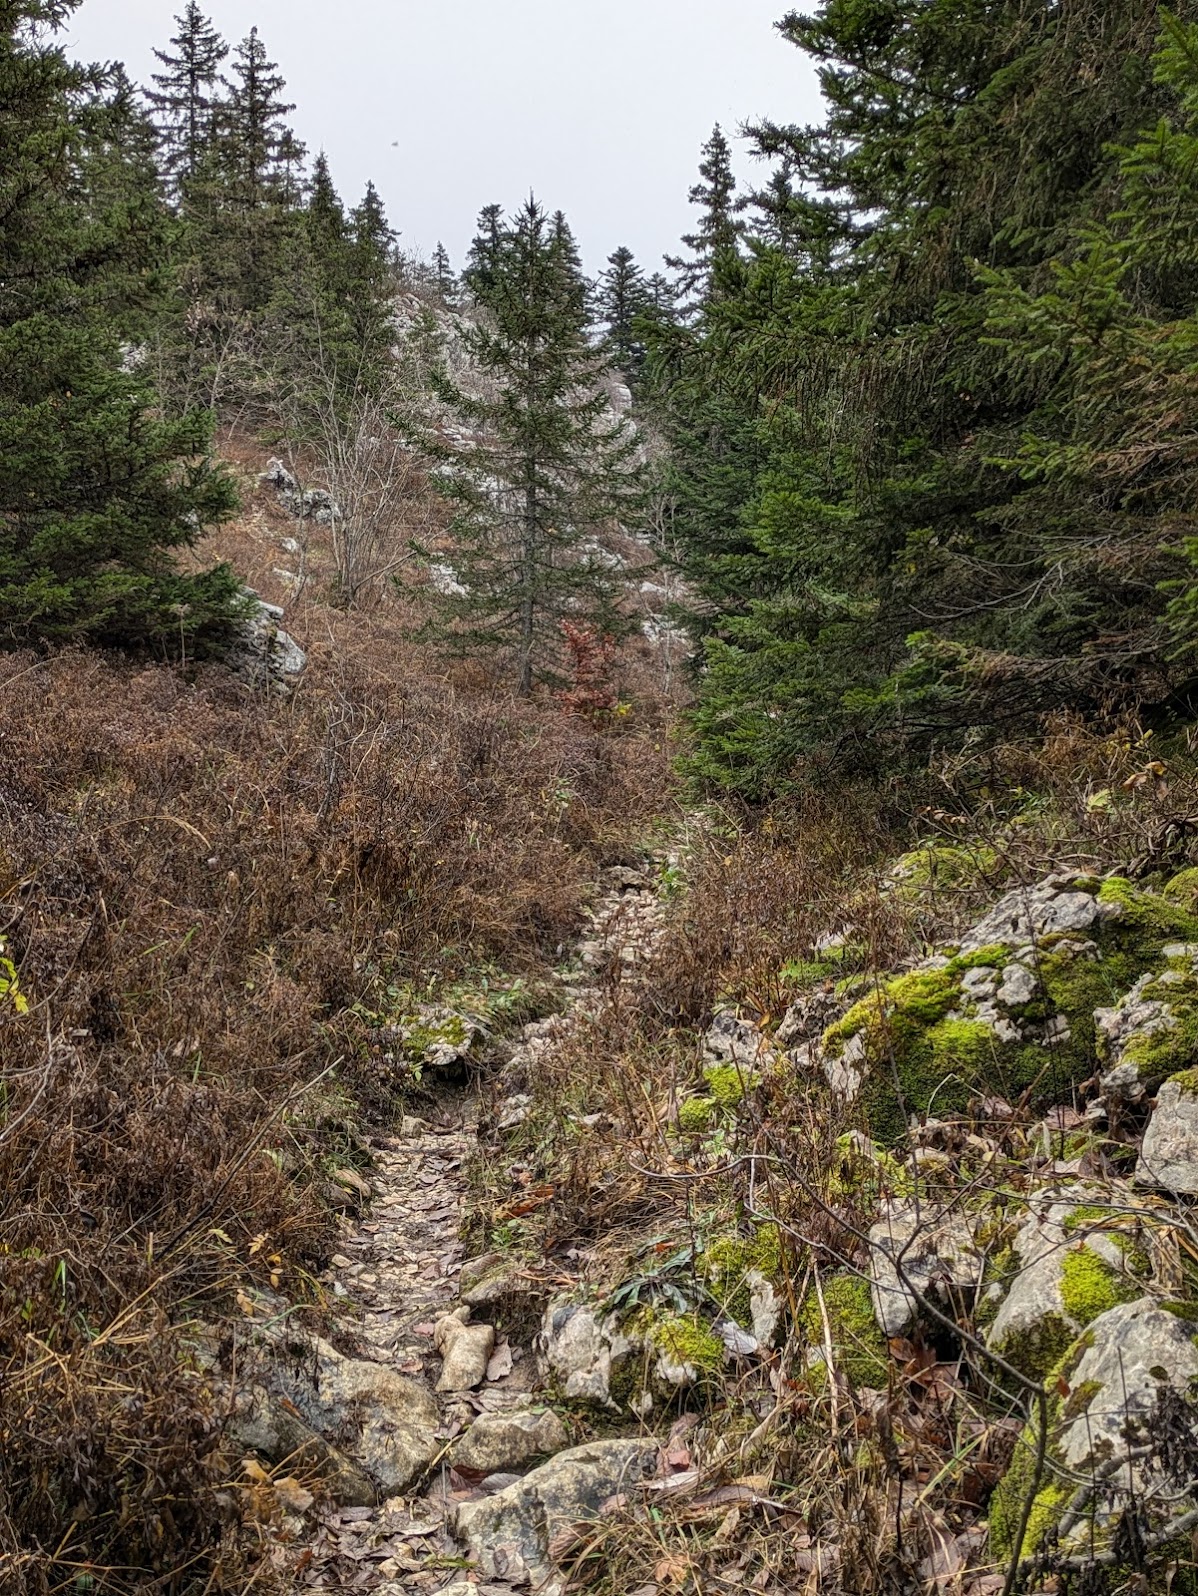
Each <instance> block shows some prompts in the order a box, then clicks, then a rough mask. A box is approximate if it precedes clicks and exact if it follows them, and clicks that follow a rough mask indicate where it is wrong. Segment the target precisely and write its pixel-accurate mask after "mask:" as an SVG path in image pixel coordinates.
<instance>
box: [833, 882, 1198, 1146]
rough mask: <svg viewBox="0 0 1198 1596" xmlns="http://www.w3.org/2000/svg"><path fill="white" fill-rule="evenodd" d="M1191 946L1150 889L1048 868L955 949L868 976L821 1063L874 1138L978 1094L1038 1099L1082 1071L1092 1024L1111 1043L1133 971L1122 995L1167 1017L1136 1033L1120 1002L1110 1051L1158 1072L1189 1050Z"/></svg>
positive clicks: (1084, 1075) (1090, 1058)
mask: <svg viewBox="0 0 1198 1596" xmlns="http://www.w3.org/2000/svg"><path fill="white" fill-rule="evenodd" d="M1191 942H1193V943H1195V944H1196V946H1198V916H1195V915H1194V914H1192V913H1191V912H1190V911H1189V910H1187V909H1185V908H1182V907H1180V906H1179V905H1178V904H1176V903H1173V902H1170V901H1168V900H1167V899H1165V898H1164V897H1162V896H1161V895H1160V894H1153V893H1149V892H1145V891H1143V890H1141V889H1140V888H1138V887H1136V886H1135V885H1134V884H1133V883H1132V882H1130V881H1128V880H1126V879H1125V878H1123V877H1118V876H1114V877H1108V878H1107V879H1106V880H1103V881H1101V882H1100V881H1098V880H1096V879H1095V878H1092V877H1084V876H1071V875H1067V876H1056V877H1052V878H1050V879H1049V880H1048V881H1046V882H1042V883H1041V884H1040V885H1039V886H1038V887H1034V888H1029V889H1027V890H1026V891H1022V890H1021V891H1019V892H1015V893H1010V894H1008V895H1007V897H1006V898H1004V899H1003V900H1002V901H1001V902H1000V903H999V904H998V905H997V906H996V907H995V908H994V909H993V910H992V911H991V912H990V913H989V914H988V915H986V916H985V917H984V918H983V919H982V920H981V921H979V923H978V924H977V925H976V926H975V927H974V928H973V929H972V931H970V932H969V933H968V934H967V935H966V936H965V937H964V938H963V939H962V942H961V945H960V947H959V949H956V950H946V951H945V952H944V953H942V954H940V955H938V956H937V957H936V958H934V959H931V960H929V961H928V962H927V963H925V964H924V965H922V966H920V967H919V968H917V969H915V970H912V971H907V972H904V973H902V974H899V975H894V976H890V977H886V978H883V979H881V980H878V981H876V982H875V985H874V987H873V989H872V990H871V991H870V992H869V993H867V994H866V995H865V996H864V997H862V998H860V999H859V1000H858V1001H857V1002H856V1003H854V1004H853V1005H852V1006H851V1007H850V1008H849V1009H848V1011H847V1013H845V1014H844V1015H843V1016H842V1017H841V1018H840V1019H838V1020H836V1021H834V1022H833V1023H832V1024H831V1025H829V1026H828V1027H827V1028H826V1030H825V1031H824V1033H823V1038H822V1056H823V1061H824V1068H825V1073H826V1074H827V1076H828V1079H829V1081H830V1082H831V1084H832V1085H833V1087H834V1088H835V1089H836V1090H838V1091H840V1092H842V1093H844V1094H845V1095H848V1096H852V1097H856V1096H858V1095H860V1096H861V1097H862V1098H863V1100H864V1103H865V1107H866V1111H867V1114H868V1117H869V1125H870V1130H871V1133H872V1134H873V1135H874V1136H875V1137H876V1138H877V1139H878V1140H880V1141H881V1142H883V1143H884V1144H891V1143H893V1142H894V1141H896V1140H897V1139H898V1138H899V1137H900V1136H901V1135H902V1134H903V1132H904V1131H905V1129H906V1125H907V1120H908V1116H909V1115H912V1114H920V1115H921V1114H925V1113H928V1112H935V1113H936V1114H939V1115H943V1114H945V1113H951V1112H957V1111H960V1110H963V1109H964V1108H965V1107H966V1106H967V1104H968V1102H969V1100H970V1098H971V1097H972V1096H974V1095H975V1094H977V1093H978V1092H980V1091H985V1092H986V1093H998V1094H1000V1095H1002V1096H1004V1097H1006V1098H1007V1099H1008V1100H1010V1101H1016V1100H1018V1099H1019V1098H1020V1097H1021V1096H1023V1095H1025V1094H1026V1095H1027V1096H1028V1097H1029V1098H1030V1100H1031V1102H1032V1103H1033V1105H1034V1106H1039V1107H1048V1106H1050V1105H1051V1104H1052V1103H1053V1102H1059V1101H1060V1100H1061V1099H1062V1097H1064V1096H1066V1095H1067V1094H1068V1092H1069V1089H1070V1088H1071V1087H1072V1086H1074V1085H1076V1084H1077V1083H1078V1082H1079V1081H1081V1080H1084V1079H1088V1078H1089V1077H1090V1076H1091V1075H1092V1074H1093V1072H1094V1068H1095V1064H1096V1062H1097V1061H1098V1056H1099V1054H1098V1044H1099V1040H1100V1028H1101V1026H1105V1029H1103V1030H1102V1037H1103V1038H1105V1041H1104V1043H1103V1045H1104V1046H1106V1047H1108V1052H1109V1046H1108V1044H1111V1038H1110V1034H1108V1033H1111V1031H1112V1026H1111V1025H1109V1024H1107V1023H1106V1021H1105V1020H1104V1019H1103V1016H1104V1015H1107V1014H1108V1013H1109V1012H1113V1010H1111V1007H1110V1006H1112V1005H1117V1004H1119V1001H1120V999H1121V998H1122V997H1123V995H1124V994H1127V993H1128V989H1129V988H1130V987H1132V986H1133V984H1134V983H1136V982H1137V980H1138V979H1140V978H1143V980H1144V985H1143V987H1142V988H1141V989H1140V990H1138V991H1137V993H1136V1002H1140V1003H1142V1002H1150V1003H1156V1004H1157V1005H1158V1008H1155V1009H1152V1010H1151V1013H1152V1014H1157V1013H1158V1012H1163V1007H1164V1005H1165V1004H1166V1003H1168V1004H1169V1005H1171V1008H1170V1012H1171V1013H1174V1014H1175V1015H1176V1016H1177V1018H1176V1019H1175V1021H1173V1022H1169V1023H1162V1024H1159V1025H1157V1026H1156V1027H1155V1028H1154V1029H1152V1030H1150V1031H1149V1032H1148V1033H1147V1034H1140V1031H1139V1030H1137V1029H1136V1026H1135V1024H1134V1021H1135V1019H1136V1017H1137V1015H1138V1014H1139V1010H1138V1009H1136V1010H1135V1011H1134V1012H1130V1013H1129V1012H1127V1011H1126V1010H1125V1009H1122V1010H1120V1011H1119V1012H1120V1020H1119V1022H1118V1026H1115V1027H1114V1029H1115V1030H1116V1031H1118V1032H1119V1034H1118V1037H1117V1041H1118V1046H1119V1048H1120V1054H1119V1061H1120V1062H1122V1063H1125V1064H1126V1065H1127V1067H1128V1068H1134V1069H1136V1070H1138V1071H1139V1072H1141V1073H1142V1074H1143V1076H1144V1079H1145V1080H1146V1081H1149V1082H1152V1081H1154V1080H1160V1079H1163V1078H1164V1075H1165V1074H1167V1073H1169V1071H1170V1068H1176V1067H1177V1066H1178V1058H1179V1057H1180V1056H1182V1055H1183V1054H1185V1052H1186V1050H1187V1049H1193V1048H1195V1047H1198V973H1196V971H1195V967H1194V966H1195V963H1198V960H1190V959H1189V955H1188V952H1187V948H1188V945H1189V944H1190V943H1191ZM1183 966H1184V968H1183ZM1166 988H1167V989H1168V991H1167V992H1166V990H1165V989H1166ZM1191 1002H1192V1008H1190V1007H1189V1005H1190V1004H1191ZM1183 1009H1184V1012H1183ZM1096 1013H1097V1019H1096ZM1191 1016H1192V1023H1191ZM1120 1027H1122V1030H1120V1029H1119V1028H1120ZM1141 1030H1142V1027H1141ZM1172 1031H1175V1032H1176V1033H1177V1034H1176V1035H1175V1036H1174V1035H1167V1034H1166V1033H1168V1032H1172ZM1124 1032H1125V1033H1126V1034H1123V1033H1124ZM1111 1045H1113V1044H1111ZM1129 1048H1130V1052H1129V1051H1128V1049H1129ZM1190 1056H1191V1057H1192V1056H1194V1054H1193V1053H1192V1052H1191V1055H1190ZM1108 1061H1109V1060H1108Z"/></svg>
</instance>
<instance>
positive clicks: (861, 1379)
mask: <svg viewBox="0 0 1198 1596" xmlns="http://www.w3.org/2000/svg"><path fill="white" fill-rule="evenodd" d="M823 1294H824V1307H825V1308H826V1310H827V1314H828V1329H829V1331H830V1332H831V1338H832V1352H833V1356H834V1358H835V1360H836V1367H837V1369H838V1371H839V1372H840V1373H841V1374H842V1375H844V1376H845V1377H846V1378H847V1379H848V1380H849V1382H850V1383H851V1384H852V1385H854V1386H869V1387H871V1388H874V1389H877V1388H881V1387H884V1386H886V1385H887V1383H888V1381H889V1378H890V1360H889V1349H888V1348H887V1345H886V1338H885V1336H884V1335H883V1334H882V1332H881V1330H880V1329H879V1328H878V1323H877V1320H876V1319H875V1318H874V1310H873V1301H872V1299H871V1297H870V1290H869V1282H868V1281H866V1280H862V1279H861V1278H860V1277H859V1276H857V1275H833V1276H832V1277H831V1278H830V1279H828V1280H825V1281H824V1283H823ZM801 1323H802V1327H803V1330H804V1332H805V1333H806V1336H807V1340H808V1343H809V1344H810V1346H811V1347H812V1349H813V1350H814V1351H815V1352H816V1353H817V1354H818V1355H820V1356H822V1354H823V1351H824V1321H823V1315H822V1314H821V1313H820V1307H819V1297H818V1295H817V1293H816V1292H814V1291H812V1292H811V1293H810V1294H809V1295H808V1297H807V1300H806V1302H805V1303H804V1305H803V1309H802V1314H801ZM817 1368H819V1369H820V1370H822V1364H820V1365H817ZM813 1372H814V1371H813ZM817 1378H818V1379H820V1380H822V1373H821V1374H820V1375H819V1376H817Z"/></svg>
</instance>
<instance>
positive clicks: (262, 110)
mask: <svg viewBox="0 0 1198 1596" xmlns="http://www.w3.org/2000/svg"><path fill="white" fill-rule="evenodd" d="M225 86H226V88H227V89H228V98H227V99H226V101H225V102H224V103H223V105H222V106H221V111H220V118H219V121H218V124H217V138H216V145H215V151H214V158H213V159H212V160H211V161H210V162H208V163H207V165H206V167H205V169H204V170H203V171H202V173H201V179H200V181H201V186H202V188H203V190H204V192H203V196H202V200H203V203H202V204H201V206H200V207H199V208H198V214H199V215H201V216H202V218H203V221H202V226H201V233H202V235H203V237H202V243H201V248H202V252H203V254H204V255H205V256H206V257H207V261H208V269H209V275H210V276H211V277H212V278H214V279H215V281H216V282H217V283H218V284H220V285H221V287H222V288H223V290H224V295H225V296H226V297H227V298H228V300H229V306H230V309H232V310H234V311H245V310H249V311H260V310H262V309H264V308H265V306H266V304H267V303H268V302H269V299H270V296H271V291H272V288H273V284H274V279H275V276H276V273H277V270H278V266H279V259H280V253H281V251H282V248H283V245H284V240H285V236H286V228H287V222H288V217H289V214H290V213H291V212H292V211H293V210H294V208H295V204H296V200H297V198H298V193H297V189H298V184H297V181H296V174H297V170H298V165H299V163H300V162H302V160H303V155H304V149H303V146H302V144H300V143H299V141H298V140H297V139H296V138H295V136H294V134H293V133H292V132H291V131H290V129H289V128H288V127H287V125H286V123H285V121H284V118H285V117H286V116H287V115H288V114H289V113H290V112H291V111H293V110H294V109H295V107H294V106H293V105H291V104H290V103H288V102H287V101H285V100H284V99H283V98H282V95H283V92H284V90H285V88H286V83H285V81H284V79H283V77H282V76H281V74H280V73H279V70H278V67H277V65H276V63H275V62H273V61H271V60H270V59H269V58H268V56H267V54H266V48H265V46H264V45H263V43H262V40H261V39H260V38H259V36H258V30H257V28H252V29H251V30H250V33H249V35H248V36H247V37H246V38H245V39H243V40H242V42H241V43H240V45H238V47H237V51H236V54H235V56H234V59H233V68H232V77H231V78H230V79H226V80H225Z"/></svg>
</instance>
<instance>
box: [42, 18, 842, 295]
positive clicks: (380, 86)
mask: <svg viewBox="0 0 1198 1596" xmlns="http://www.w3.org/2000/svg"><path fill="white" fill-rule="evenodd" d="M788 4H789V0H603V3H602V4H595V3H593V0H339V3H336V0H334V3H330V0H208V3H207V4H206V5H205V6H204V10H205V12H206V13H207V14H208V15H210V16H211V17H212V19H213V21H214V22H215V23H216V25H217V27H218V28H219V29H220V30H221V32H222V33H223V34H224V35H225V38H226V39H227V40H229V41H236V40H238V39H240V38H242V37H244V35H245V34H246V33H248V32H249V30H250V28H251V27H252V26H255V25H256V26H257V27H258V29H259V32H260V34H261V36H262V39H263V42H264V43H265V45H266V47H267V51H268V53H269V55H270V57H271V59H272V60H275V61H277V62H278V63H279V66H280V69H281V70H282V72H283V74H284V76H285V77H286V78H287V83H288V95H287V97H288V99H290V100H294V101H295V102H296V106H297V109H296V110H295V112H294V113H293V115H292V117H291V119H290V120H291V123H292V125H293V127H294V128H295V130H296V132H297V133H298V134H299V136H300V137H301V138H302V139H303V140H304V142H305V143H306V144H307V145H308V146H309V149H310V151H311V152H312V153H315V152H316V151H317V150H319V149H321V148H323V149H324V150H325V151H326V152H327V154H328V157H329V161H330V164H331V166H332V169H333V177H334V181H335V182H336V184H337V187H338V188H339V190H340V191H341V193H342V195H343V197H345V198H346V199H347V201H349V202H353V201H356V200H357V199H358V198H360V196H361V192H362V190H363V189H364V188H365V186H366V182H367V179H368V178H372V179H373V180H374V182H375V184H376V185H377V187H378V189H379V191H380V193H381V194H382V196H383V199H384V201H385V203H386V205H387V211H388V215H389V217H390V219H391V223H392V226H394V227H396V228H398V229H399V230H400V232H401V234H402V239H401V244H402V247H404V248H407V249H415V250H417V251H419V252H420V253H422V254H424V255H426V256H427V255H429V254H431V252H432V250H433V248H434V247H435V245H436V244H437V242H438V240H443V241H444V243H445V245H446V247H447V248H448V249H449V251H450V254H451V256H452V257H453V260H454V264H455V265H457V266H460V265H461V263H462V260H463V257H464V254H465V251H466V249H467V248H468V246H469V242H470V239H471V237H472V235H473V233H474V221H475V218H476V217H477V215H478V213H479V211H480V210H481V209H482V207H483V206H484V205H488V204H492V203H500V204H503V205H504V206H505V207H506V208H507V209H509V210H511V209H514V208H515V207H516V206H518V205H519V204H520V203H521V201H522V200H523V199H524V198H525V197H526V195H527V194H528V193H529V192H530V191H533V192H535V193H536V195H537V198H538V199H539V200H540V201H541V202H542V203H543V204H544V205H545V206H546V207H547V208H548V209H550V210H557V209H561V210H564V211H565V212H566V215H567V216H568V217H569V219H570V222H571V224H572V226H573V228H574V231H575V234H576V235H577V237H578V240H579V243H580V245H581V247H582V250H583V255H584V258H585V261H586V264H587V266H588V268H589V269H590V270H591V271H595V270H597V269H598V267H599V266H600V265H601V264H602V262H603V260H604V259H605V258H606V257H607V255H609V254H610V253H611V251H612V250H613V249H614V248H616V246H617V245H620V244H626V245H627V246H628V247H629V248H630V249H632V250H633V251H634V253H635V254H636V255H637V257H638V259H639V260H640V261H641V262H642V264H644V265H645V266H646V267H648V268H649V269H650V270H654V269H656V268H657V266H658V265H659V264H660V258H661V256H662V255H663V254H665V253H667V252H671V253H672V252H676V250H677V246H678V239H679V238H680V237H681V235H682V234H683V233H684V232H687V231H689V230H690V224H691V217H692V212H691V211H690V209H689V207H688V204H687V197H686V196H687V190H688V189H689V188H690V186H691V185H692V184H693V183H694V181H695V179H696V175H697V167H698V162H699V152H700V147H701V145H702V144H703V142H704V140H705V139H706V138H707V137H708V135H709V134H710V132H711V128H712V125H713V124H714V123H715V122H720V123H722V124H723V126H724V129H725V131H726V132H727V133H728V134H729V136H730V137H732V136H733V135H734V134H735V133H736V132H737V130H739V128H740V127H741V125H742V124H743V123H744V122H746V121H752V120H753V119H754V118H757V117H771V118H773V119H774V120H776V121H780V122H807V121H811V120H814V119H815V118H816V117H818V115H819V92H818V88H817V86H816V83H815V77H814V73H813V71H812V70H811V68H810V66H809V64H808V63H807V62H806V61H805V59H804V58H803V56H802V55H801V54H800V52H799V51H798V50H796V49H795V47H794V46H793V45H790V44H788V43H787V42H786V41H785V40H784V39H783V38H782V37H781V36H780V35H779V34H778V33H777V32H776V30H775V28H774V24H775V23H776V21H777V20H778V19H779V17H781V16H782V15H783V14H784V13H785V12H786V10H787V9H788ZM181 9H182V3H181V0H84V3H83V5H82V6H81V7H80V9H79V10H78V11H77V12H76V13H75V15H74V17H73V18H72V20H71V23H70V26H69V30H68V33H67V38H68V40H69V41H70V43H71V45H73V52H72V53H74V54H75V55H76V56H78V57H79V58H81V59H86V60H89V61H90V60H118V61H123V62H124V63H125V65H126V66H127V68H128V70H129V73H130V75H131V76H132V77H133V78H134V79H136V80H137V81H139V82H145V81H146V80H147V78H148V76H149V73H150V72H151V71H152V70H153V68H154V66H155V65H156V63H155V62H154V59H153V54H152V52H153V49H154V47H155V46H156V45H157V46H159V47H164V46H166V44H167V41H168V40H169V39H170V37H171V35H172V34H173V33H175V32H176V31H177V30H176V28H175V26H174V22H173V16H174V13H175V12H176V11H179V10H181ZM226 68H227V63H226ZM737 165H738V170H739V171H741V173H742V174H743V176H744V177H745V178H747V179H749V180H750V181H751V180H752V179H753V178H754V175H755V174H756V175H762V176H763V175H764V172H763V171H762V169H761V168H760V167H759V166H758V165H757V163H754V162H753V161H752V160H751V159H750V158H749V156H748V154H747V151H746V150H745V149H744V148H743V146H742V148H741V149H740V151H738V156H737Z"/></svg>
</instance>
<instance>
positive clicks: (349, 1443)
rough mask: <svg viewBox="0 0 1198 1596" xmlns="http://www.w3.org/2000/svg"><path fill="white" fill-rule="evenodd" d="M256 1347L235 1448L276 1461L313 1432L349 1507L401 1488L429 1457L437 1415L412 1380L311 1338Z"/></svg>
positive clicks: (438, 1421) (334, 1484)
mask: <svg viewBox="0 0 1198 1596" xmlns="http://www.w3.org/2000/svg"><path fill="white" fill-rule="evenodd" d="M263 1350H264V1351H265V1352H266V1353H267V1356H266V1357H264V1358H263V1357H259V1358H258V1359H257V1361H258V1362H259V1365H260V1372H259V1377H258V1379H257V1381H256V1382H255V1384H254V1385H253V1387H252V1388H251V1390H250V1392H249V1399H248V1401H247V1402H246V1404H245V1405H244V1407H242V1408H241V1410H240V1412H239V1413H238V1414H237V1416H236V1419H235V1424H234V1430H233V1433H234V1434H235V1436H236V1438H237V1439H238V1440H239V1441H240V1442H241V1444H242V1445H244V1446H248V1447H252V1448H253V1449H254V1450H256V1451H260V1452H262V1454H263V1455H264V1456H265V1457H267V1458H269V1459H270V1460H271V1461H279V1462H281V1461H282V1460H283V1459H284V1458H285V1457H287V1456H289V1455H290V1453H291V1452H293V1451H295V1450H296V1449H297V1447H298V1446H299V1445H300V1444H301V1443H302V1442H303V1441H305V1440H306V1439H307V1437H308V1435H309V1434H311V1435H314V1436H316V1437H318V1438H319V1441H320V1443H321V1444H322V1445H323V1446H325V1447H327V1448H329V1449H330V1456H329V1460H328V1461H329V1463H330V1464H331V1466H332V1469H333V1478H332V1480H331V1484H332V1488H333V1489H334V1491H335V1492H336V1493H337V1494H338V1495H339V1497H340V1499H341V1500H342V1501H345V1502H347V1503H352V1504H353V1505H365V1504H364V1503H363V1502H362V1498H363V1497H365V1498H366V1500H367V1501H373V1500H374V1498H375V1496H376V1495H381V1496H383V1497H387V1496H397V1495H399V1494H400V1493H401V1492H403V1491H406V1490H408V1489H409V1488H410V1487H411V1486H412V1485H413V1484H414V1483H415V1482H416V1481H417V1480H418V1479H419V1478H420V1476H421V1474H423V1472H424V1471H425V1469H426V1468H428V1467H429V1465H430V1464H431V1463H432V1461H433V1459H434V1458H435V1457H436V1455H437V1453H438V1451H439V1449H440V1443H439V1442H438V1440H437V1439H436V1435H437V1431H438V1430H439V1428H440V1425H441V1414H440V1411H439V1409H438V1407H437V1404H436V1402H435V1401H434V1399H433V1397H432V1395H431V1393H430V1392H429V1391H428V1390H427V1389H426V1387H425V1386H423V1385H421V1384H420V1383H419V1382H418V1381H415V1380H407V1379H405V1378H404V1377H403V1376H402V1375H399V1374H396V1373H395V1372H394V1371H393V1370H392V1369H388V1368H385V1367H384V1366H383V1365H382V1364H379V1363H371V1362H369V1361H367V1360H365V1359H360V1358H347V1357H345V1356H344V1355H343V1354H342V1353H340V1352H338V1351H336V1349H335V1348H333V1347H331V1346H330V1345H329V1344H328V1342H326V1341H322V1340H320V1339H318V1338H313V1339H312V1340H310V1341H309V1340H307V1339H304V1340H303V1341H296V1340H294V1339H288V1340H287V1341H286V1342H284V1341H283V1340H282V1339H280V1340H279V1341H278V1342H276V1344H274V1345H273V1346H271V1347H269V1348H267V1349H263ZM296 1417H298V1419H299V1421H300V1425H299V1426H298V1427H297V1426H296V1425H295V1423H294V1420H295V1419H296ZM364 1480H365V1481H367V1482H369V1483H368V1484H364V1483H363V1481H364ZM371 1487H373V1489H371Z"/></svg>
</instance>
